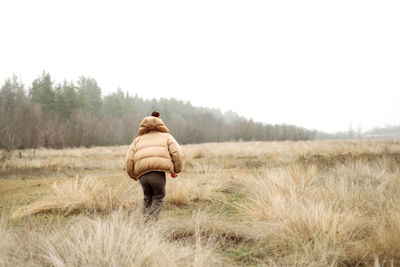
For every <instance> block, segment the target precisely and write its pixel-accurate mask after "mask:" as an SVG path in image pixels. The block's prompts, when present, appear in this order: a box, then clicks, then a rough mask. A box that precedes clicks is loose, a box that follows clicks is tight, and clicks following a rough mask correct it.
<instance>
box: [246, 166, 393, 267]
mask: <svg viewBox="0 0 400 267" xmlns="http://www.w3.org/2000/svg"><path fill="white" fill-rule="evenodd" d="M390 165H392V163H391V162H390V160H381V161H377V162H376V163H375V164H373V165H370V164H366V163H364V162H362V161H354V162H351V163H348V164H346V165H338V166H336V167H334V168H332V169H330V170H329V171H326V172H318V171H317V168H316V167H315V166H309V167H307V168H305V167H304V166H292V167H288V168H278V169H264V170H262V171H260V172H259V174H258V175H257V176H255V177H252V178H250V179H249V180H248V183H247V184H246V188H247V190H248V196H247V198H246V199H245V201H243V202H242V203H240V204H238V206H239V208H240V210H241V211H242V212H243V213H244V214H246V215H247V216H248V220H249V224H250V225H251V226H249V227H251V229H252V230H251V231H249V232H248V234H249V235H253V237H254V238H256V239H259V240H260V242H261V243H263V247H265V255H264V256H265V258H270V259H271V260H272V261H273V262H275V263H277V264H290V265H292V264H296V265H297V264H299V265H318V266H322V265H332V266H333V265H343V264H345V265H358V264H366V265H370V264H373V263H374V262H378V263H379V262H383V261H385V262H394V263H396V264H399V263H400V239H399V237H400V224H399V223H398V222H399V218H400V217H399V216H400V197H399V196H400V169H399V168H396V169H392V170H389V169H388V168H387V166H390ZM277 252H279V255H277V254H276V253H277Z"/></svg>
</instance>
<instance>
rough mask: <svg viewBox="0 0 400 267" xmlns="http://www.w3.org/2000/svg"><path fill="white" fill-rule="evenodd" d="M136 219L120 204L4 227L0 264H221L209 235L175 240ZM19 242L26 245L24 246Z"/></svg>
mask: <svg viewBox="0 0 400 267" xmlns="http://www.w3.org/2000/svg"><path fill="white" fill-rule="evenodd" d="M139 218H140V216H138V215H137V214H136V215H135V214H134V213H133V214H132V213H126V212H124V211H123V210H122V209H120V210H118V211H114V212H112V213H111V214H109V215H107V216H95V217H94V218H89V217H86V216H77V217H75V218H73V219H71V221H70V222H69V223H68V225H67V226H66V227H64V228H53V229H51V230H49V231H45V232H39V231H33V232H32V231H30V232H21V231H20V232H13V230H7V229H5V228H4V227H2V228H1V229H0V231H1V234H2V239H1V241H0V242H1V243H0V251H1V252H2V254H1V257H0V263H1V264H2V265H5V266H15V265H24V266H38V265H39V266H42V265H45V266H211V265H212V266H216V265H220V264H221V258H220V257H219V256H217V255H216V254H215V253H214V252H213V249H214V244H213V243H212V242H210V240H208V241H207V242H205V241H204V239H202V238H201V237H200V235H199V234H197V233H196V241H195V243H194V244H193V245H190V244H187V243H185V242H178V241H173V240H170V239H168V238H167V235H166V233H165V232H163V231H162V230H161V228H160V227H159V226H158V225H152V224H145V223H143V222H142V221H141V220H140V219H139ZM199 227H200V226H199ZM4 236H5V238H4ZM5 242H7V244H5ZM21 243H23V244H25V245H24V246H23V247H22V246H20V244H21Z"/></svg>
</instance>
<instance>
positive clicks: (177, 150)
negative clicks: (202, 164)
mask: <svg viewBox="0 0 400 267" xmlns="http://www.w3.org/2000/svg"><path fill="white" fill-rule="evenodd" d="M168 150H169V154H170V155H171V159H172V162H173V163H174V172H175V173H180V172H181V171H182V168H183V162H182V160H183V152H182V148H181V146H180V145H179V144H178V142H177V141H176V140H175V138H174V137H173V136H172V135H169V138H168Z"/></svg>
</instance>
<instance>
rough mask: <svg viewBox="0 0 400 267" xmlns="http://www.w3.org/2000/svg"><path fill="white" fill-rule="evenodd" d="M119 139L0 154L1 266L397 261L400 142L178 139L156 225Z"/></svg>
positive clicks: (399, 248)
mask: <svg viewBox="0 0 400 267" xmlns="http://www.w3.org/2000/svg"><path fill="white" fill-rule="evenodd" d="M127 148H128V147H127V146H119V147H96V148H90V149H86V148H79V149H78V148H76V149H64V150H47V149H38V150H36V151H32V150H25V151H22V154H21V156H22V157H21V158H20V156H19V153H18V152H14V154H12V155H11V156H10V158H9V159H7V160H6V161H4V162H2V163H0V266H16V265H23V266H37V265H44V266H109V265H111V266H126V265H128V266H218V265H225V266H234V265H266V266H282V265H297V266H338V265H339V266H370V265H375V266H396V265H397V266H398V265H400V223H399V222H400V140H335V141H306V142H248V143H247V142H246V143H217V144H201V145H186V146H183V148H184V152H185V167H184V171H183V173H181V174H180V176H179V177H178V179H172V178H168V183H167V196H166V199H165V204H164V209H163V211H162V212H161V217H160V220H159V221H158V222H157V223H156V224H154V225H148V224H144V223H143V222H142V221H141V213H140V212H141V201H142V192H141V188H140V185H138V184H137V183H136V182H134V181H133V180H130V179H129V178H128V176H127V175H126V174H125V171H124V156H125V152H126V150H127Z"/></svg>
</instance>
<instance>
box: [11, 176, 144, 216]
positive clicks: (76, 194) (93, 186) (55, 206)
mask: <svg viewBox="0 0 400 267" xmlns="http://www.w3.org/2000/svg"><path fill="white" fill-rule="evenodd" d="M52 189H53V191H52V193H51V194H49V195H47V196H45V197H44V198H42V199H41V200H38V201H36V202H33V203H32V204H29V205H27V206H24V207H20V208H18V209H17V210H15V211H14V213H13V214H12V216H11V218H12V219H15V218H20V217H24V216H28V215H34V214H38V213H44V212H56V213H61V214H64V215H68V214H71V213H73V212H76V211H79V212H89V213H92V212H94V211H96V212H110V211H112V210H114V209H116V208H119V207H120V206H123V207H133V206H135V205H137V204H138V200H139V196H140V194H141V192H140V191H139V190H138V188H137V187H135V186H134V183H132V182H131V181H129V180H128V179H125V180H124V181H121V183H120V184H119V185H118V186H117V187H116V188H115V187H111V185H110V184H109V183H107V181H106V179H105V178H102V177H96V176H86V177H84V178H75V179H74V180H71V181H67V182H64V183H61V184H58V183H54V184H53V185H52Z"/></svg>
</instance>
